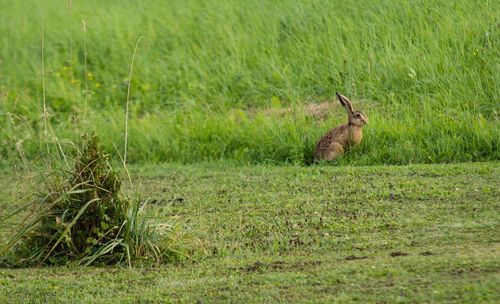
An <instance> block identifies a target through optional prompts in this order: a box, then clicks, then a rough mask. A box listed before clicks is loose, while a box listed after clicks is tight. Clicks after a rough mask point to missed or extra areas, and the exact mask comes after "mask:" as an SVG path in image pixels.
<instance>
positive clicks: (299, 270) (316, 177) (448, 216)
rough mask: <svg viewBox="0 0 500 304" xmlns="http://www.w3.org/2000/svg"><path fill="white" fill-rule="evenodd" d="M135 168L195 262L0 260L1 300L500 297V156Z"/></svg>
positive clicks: (459, 299) (153, 206)
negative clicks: (462, 160)
mask: <svg viewBox="0 0 500 304" xmlns="http://www.w3.org/2000/svg"><path fill="white" fill-rule="evenodd" d="M132 172H133V176H134V180H135V182H136V183H139V180H141V181H142V184H143V193H144V194H145V195H148V196H150V197H151V204H150V208H151V211H153V212H156V213H157V215H158V216H159V217H160V218H162V219H164V220H165V221H166V222H169V221H172V220H174V219H175V220H176V221H179V222H182V223H185V225H186V226H187V227H189V231H190V234H191V235H192V236H193V237H194V238H195V239H198V240H199V241H198V242H193V243H192V244H191V246H193V248H196V251H195V252H197V253H198V255H197V256H194V257H193V258H194V260H193V262H186V263H185V264H180V265H178V264H177V265H176V264H174V265H166V266H161V267H158V268H153V269H152V268H145V269H141V268H136V269H132V270H130V269H123V268H112V267H111V268H110V267H108V268H81V267H79V268H74V267H70V268H65V267H62V268H53V267H52V268H29V269H0V302H6V303H7V302H8V303H16V301H17V303H22V302H30V303H45V302H50V303H64V302H68V301H71V302H72V303H96V302H97V303H116V302H117V301H119V302H122V303H157V302H162V301H163V302H170V301H171V302H186V303H193V302H196V301H198V302H200V303H221V302H231V303H235V302H245V303H262V302H267V303H269V302H335V301H336V302H360V303H367V302H373V303H375V302H377V303H381V302H385V303H394V302H399V303H415V302H433V303H436V302H446V303H450V302H457V303H458V302H460V303H497V302H498V301H499V300H500V293H499V289H498V286H499V284H500V276H499V273H500V267H499V265H500V258H499V255H498V250H499V249H500V248H499V241H500V239H499V235H498V231H499V228H500V227H499V214H500V213H499V209H500V202H499V200H498V197H499V195H500V193H499V190H498V181H499V177H500V166H499V163H469V164H457V165H411V166H383V167H382V166H371V167H347V166H345V167H338V168H335V167H323V166H312V167H307V168H304V167H296V166H280V167H270V166H249V167H241V166H229V165H225V164H219V165H214V164H211V165H196V166H175V165H163V166H137V167H133V168H132ZM10 178H11V177H10ZM0 181H1V184H2V187H1V189H2V196H1V198H2V200H1V202H0V207H5V206H6V205H8V204H9V199H8V197H9V195H8V192H9V190H8V189H12V188H10V187H6V186H7V185H11V183H12V181H9V176H8V175H6V174H5V173H4V174H3V175H2V178H1V179H0ZM3 230H4V231H5V227H3Z"/></svg>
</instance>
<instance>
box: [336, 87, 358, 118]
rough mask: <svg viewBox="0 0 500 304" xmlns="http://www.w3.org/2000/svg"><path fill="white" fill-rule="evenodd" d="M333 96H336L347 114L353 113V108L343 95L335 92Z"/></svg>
mask: <svg viewBox="0 0 500 304" xmlns="http://www.w3.org/2000/svg"><path fill="white" fill-rule="evenodd" d="M335 94H337V97H338V99H339V101H340V104H341V105H342V106H343V107H344V108H345V109H346V110H347V111H349V112H351V113H353V112H354V108H353V107H352V103H351V102H350V101H349V99H347V97H345V96H344V95H342V94H340V93H339V92H336V93H335Z"/></svg>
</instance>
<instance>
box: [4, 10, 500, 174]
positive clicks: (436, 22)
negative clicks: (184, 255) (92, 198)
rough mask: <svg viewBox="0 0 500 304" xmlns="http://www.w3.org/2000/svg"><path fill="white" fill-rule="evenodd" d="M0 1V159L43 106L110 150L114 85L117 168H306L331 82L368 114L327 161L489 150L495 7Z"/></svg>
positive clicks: (34, 123)
mask: <svg viewBox="0 0 500 304" xmlns="http://www.w3.org/2000/svg"><path fill="white" fill-rule="evenodd" d="M0 3H2V8H3V9H2V10H1V12H0V33H2V35H1V37H0V41H1V44H2V46H4V47H1V48H0V71H1V75H2V77H1V78H0V114H1V115H0V120H1V121H0V122H1V123H2V125H6V127H5V128H2V133H1V137H0V142H1V143H2V145H1V146H0V149H1V150H2V154H4V155H5V154H6V153H7V152H10V151H11V150H13V149H14V147H15V146H16V143H17V144H18V146H19V145H21V147H22V148H23V149H24V150H25V151H26V153H27V154H28V155H31V156H33V155H37V154H38V152H37V151H36V149H37V144H38V143H40V141H41V140H49V141H51V140H52V137H48V139H47V137H46V136H45V135H44V132H43V130H44V128H45V126H44V122H43V117H44V115H42V114H43V112H44V110H43V108H44V106H43V104H44V100H45V106H46V109H47V115H48V121H50V122H51V123H52V124H53V127H54V129H55V134H56V135H57V136H59V137H60V138H73V139H75V138H78V136H79V134H80V133H81V132H82V131H84V130H89V129H95V130H97V131H98V133H99V134H101V136H103V137H104V139H105V144H106V147H107V149H108V151H113V150H114V147H117V148H118V149H119V151H123V145H124V141H123V136H124V128H125V127H124V125H125V118H124V116H125V115H124V110H125V101H126V95H127V85H128V84H129V83H130V84H131V103H130V115H131V116H130V138H129V144H130V147H129V148H130V150H129V152H130V155H129V156H130V158H129V159H130V161H131V162H136V163H145V162H162V161H176V162H183V163H196V162H198V161H200V160H220V159H223V160H232V161H236V162H240V163H283V162H288V163H299V164H300V163H308V162H309V161H310V159H311V151H312V148H313V146H314V143H315V141H316V140H317V139H318V137H319V136H320V135H321V134H322V133H324V132H325V131H326V130H328V129H329V128H331V127H333V126H335V125H336V124H338V123H340V122H344V121H345V113H344V111H343V110H342V109H341V108H339V107H337V106H336V105H337V101H335V100H333V96H334V92H335V91H340V92H342V93H344V94H345V95H347V96H348V97H351V98H352V99H353V101H354V103H355V105H356V106H358V107H359V108H360V109H361V110H363V111H365V112H366V114H367V115H368V116H369V118H370V125H369V126H367V128H366V131H365V134H366V136H365V141H364V142H363V144H362V145H361V146H360V147H359V148H358V149H357V150H355V151H353V152H352V153H350V154H349V155H347V157H345V158H344V159H343V160H341V161H340V163H349V164H358V165H368V164H409V163H441V162H460V161H487V160H499V159H500V152H499V138H500V128H499V114H498V113H499V105H500V95H499V91H500V73H499V70H500V43H499V42H500V35H499V33H500V28H499V20H498V14H497V13H496V12H498V11H500V4H499V3H498V1H483V0H477V1H447V0H446V1H445V0H440V1H429V0H418V1H385V0H377V1H357V2H352V3H351V2H349V3H348V2H345V1H326V0H324V1H264V2H262V1H245V3H240V2H239V1H231V0H225V1H201V0H191V1H147V2H145V1H127V2H125V3H123V2H122V1H106V3H102V1H85V2H81V1H78V2H76V1H69V2H64V1H52V0H40V1H22V2H12V1H0ZM42 33H43V35H42ZM140 37H143V39H141V41H140V43H139V45H138V50H137V54H136V57H135V64H134V70H133V73H132V79H128V78H129V69H130V65H131V62H132V54H133V51H134V46H135V44H136V42H137V40H138V39H139V38H140ZM42 38H43V48H42ZM42 51H43V52H42ZM42 54H43V60H42ZM42 62H43V66H42ZM42 79H43V81H42ZM321 102H330V110H329V111H327V115H326V117H325V119H317V118H315V117H311V116H310V115H308V111H306V110H304V107H305V106H306V107H307V106H310V105H311V104H315V103H321ZM28 126H29V127H31V128H32V131H31V132H30V131H28Z"/></svg>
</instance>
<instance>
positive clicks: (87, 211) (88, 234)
mask: <svg viewBox="0 0 500 304" xmlns="http://www.w3.org/2000/svg"><path fill="white" fill-rule="evenodd" d="M78 153H79V155H78V156H77V158H76V161H75V164H74V170H73V171H72V172H67V171H64V170H58V171H54V172H51V174H50V176H49V177H48V178H46V179H45V184H46V185H45V186H46V187H45V192H44V193H43V194H41V195H36V196H35V199H34V200H33V201H32V202H31V204H29V208H30V211H31V215H30V216H28V220H27V221H26V222H25V224H24V226H23V227H22V228H20V229H19V230H17V231H16V232H15V233H14V235H13V237H12V239H11V240H10V241H9V243H8V244H7V245H6V246H5V248H3V252H4V253H5V252H6V251H7V250H9V249H13V250H10V253H11V254H10V255H9V258H8V259H7V260H9V261H10V262H9V263H10V264H13V265H33V264H52V265H61V264H67V263H70V262H76V263H77V264H85V265H89V264H117V263H121V262H127V263H128V264H129V265H132V263H133V262H135V261H137V260H142V261H152V262H155V263H161V262H163V261H168V260H171V259H175V258H179V257H180V256H181V254H180V253H179V252H178V251H175V250H172V249H168V245H169V242H168V237H165V234H164V233H161V231H160V230H161V229H163V230H165V229H166V228H171V227H170V226H165V225H162V226H158V225H154V224H153V223H151V222H150V221H149V219H148V217H147V216H142V217H140V216H139V215H140V213H141V211H142V210H143V207H144V205H143V204H142V203H141V202H140V201H139V200H138V199H133V198H132V199H130V198H125V197H124V196H123V195H121V193H120V189H121V182H120V180H119V178H118V175H117V173H116V171H115V170H114V169H113V168H112V166H111V165H110V163H109V162H108V159H107V156H106V155H105V154H104V152H103V150H102V149H101V147H100V144H99V138H98V137H97V135H96V134H95V133H92V134H90V135H87V136H84V149H83V150H82V151H79V152H78ZM25 208H26V207H25ZM16 213H17V212H16ZM159 228H161V229H159ZM170 245H172V244H170ZM1 253H2V252H1V251H0V254H1Z"/></svg>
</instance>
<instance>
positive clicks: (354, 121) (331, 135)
mask: <svg viewBox="0 0 500 304" xmlns="http://www.w3.org/2000/svg"><path fill="white" fill-rule="evenodd" d="M336 94H337V97H338V98H339V101H340V104H342V106H343V107H344V108H345V109H346V110H347V115H348V120H347V123H346V124H343V125H340V126H338V127H336V128H333V129H331V130H330V131H328V133H326V134H325V135H324V136H323V137H321V139H320V140H319V141H318V143H317V144H316V150H315V151H314V159H315V160H316V161H319V160H334V159H335V158H337V157H338V156H340V155H342V154H343V153H344V151H346V150H347V149H349V148H350V147H353V146H356V145H358V144H359V143H360V142H361V139H362V138H363V132H362V130H361V128H362V127H363V125H365V124H368V117H366V115H364V114H363V113H361V112H359V111H356V110H354V108H353V106H352V103H351V102H350V101H349V99H347V97H345V96H343V95H341V94H339V93H338V92H337V93H336Z"/></svg>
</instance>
